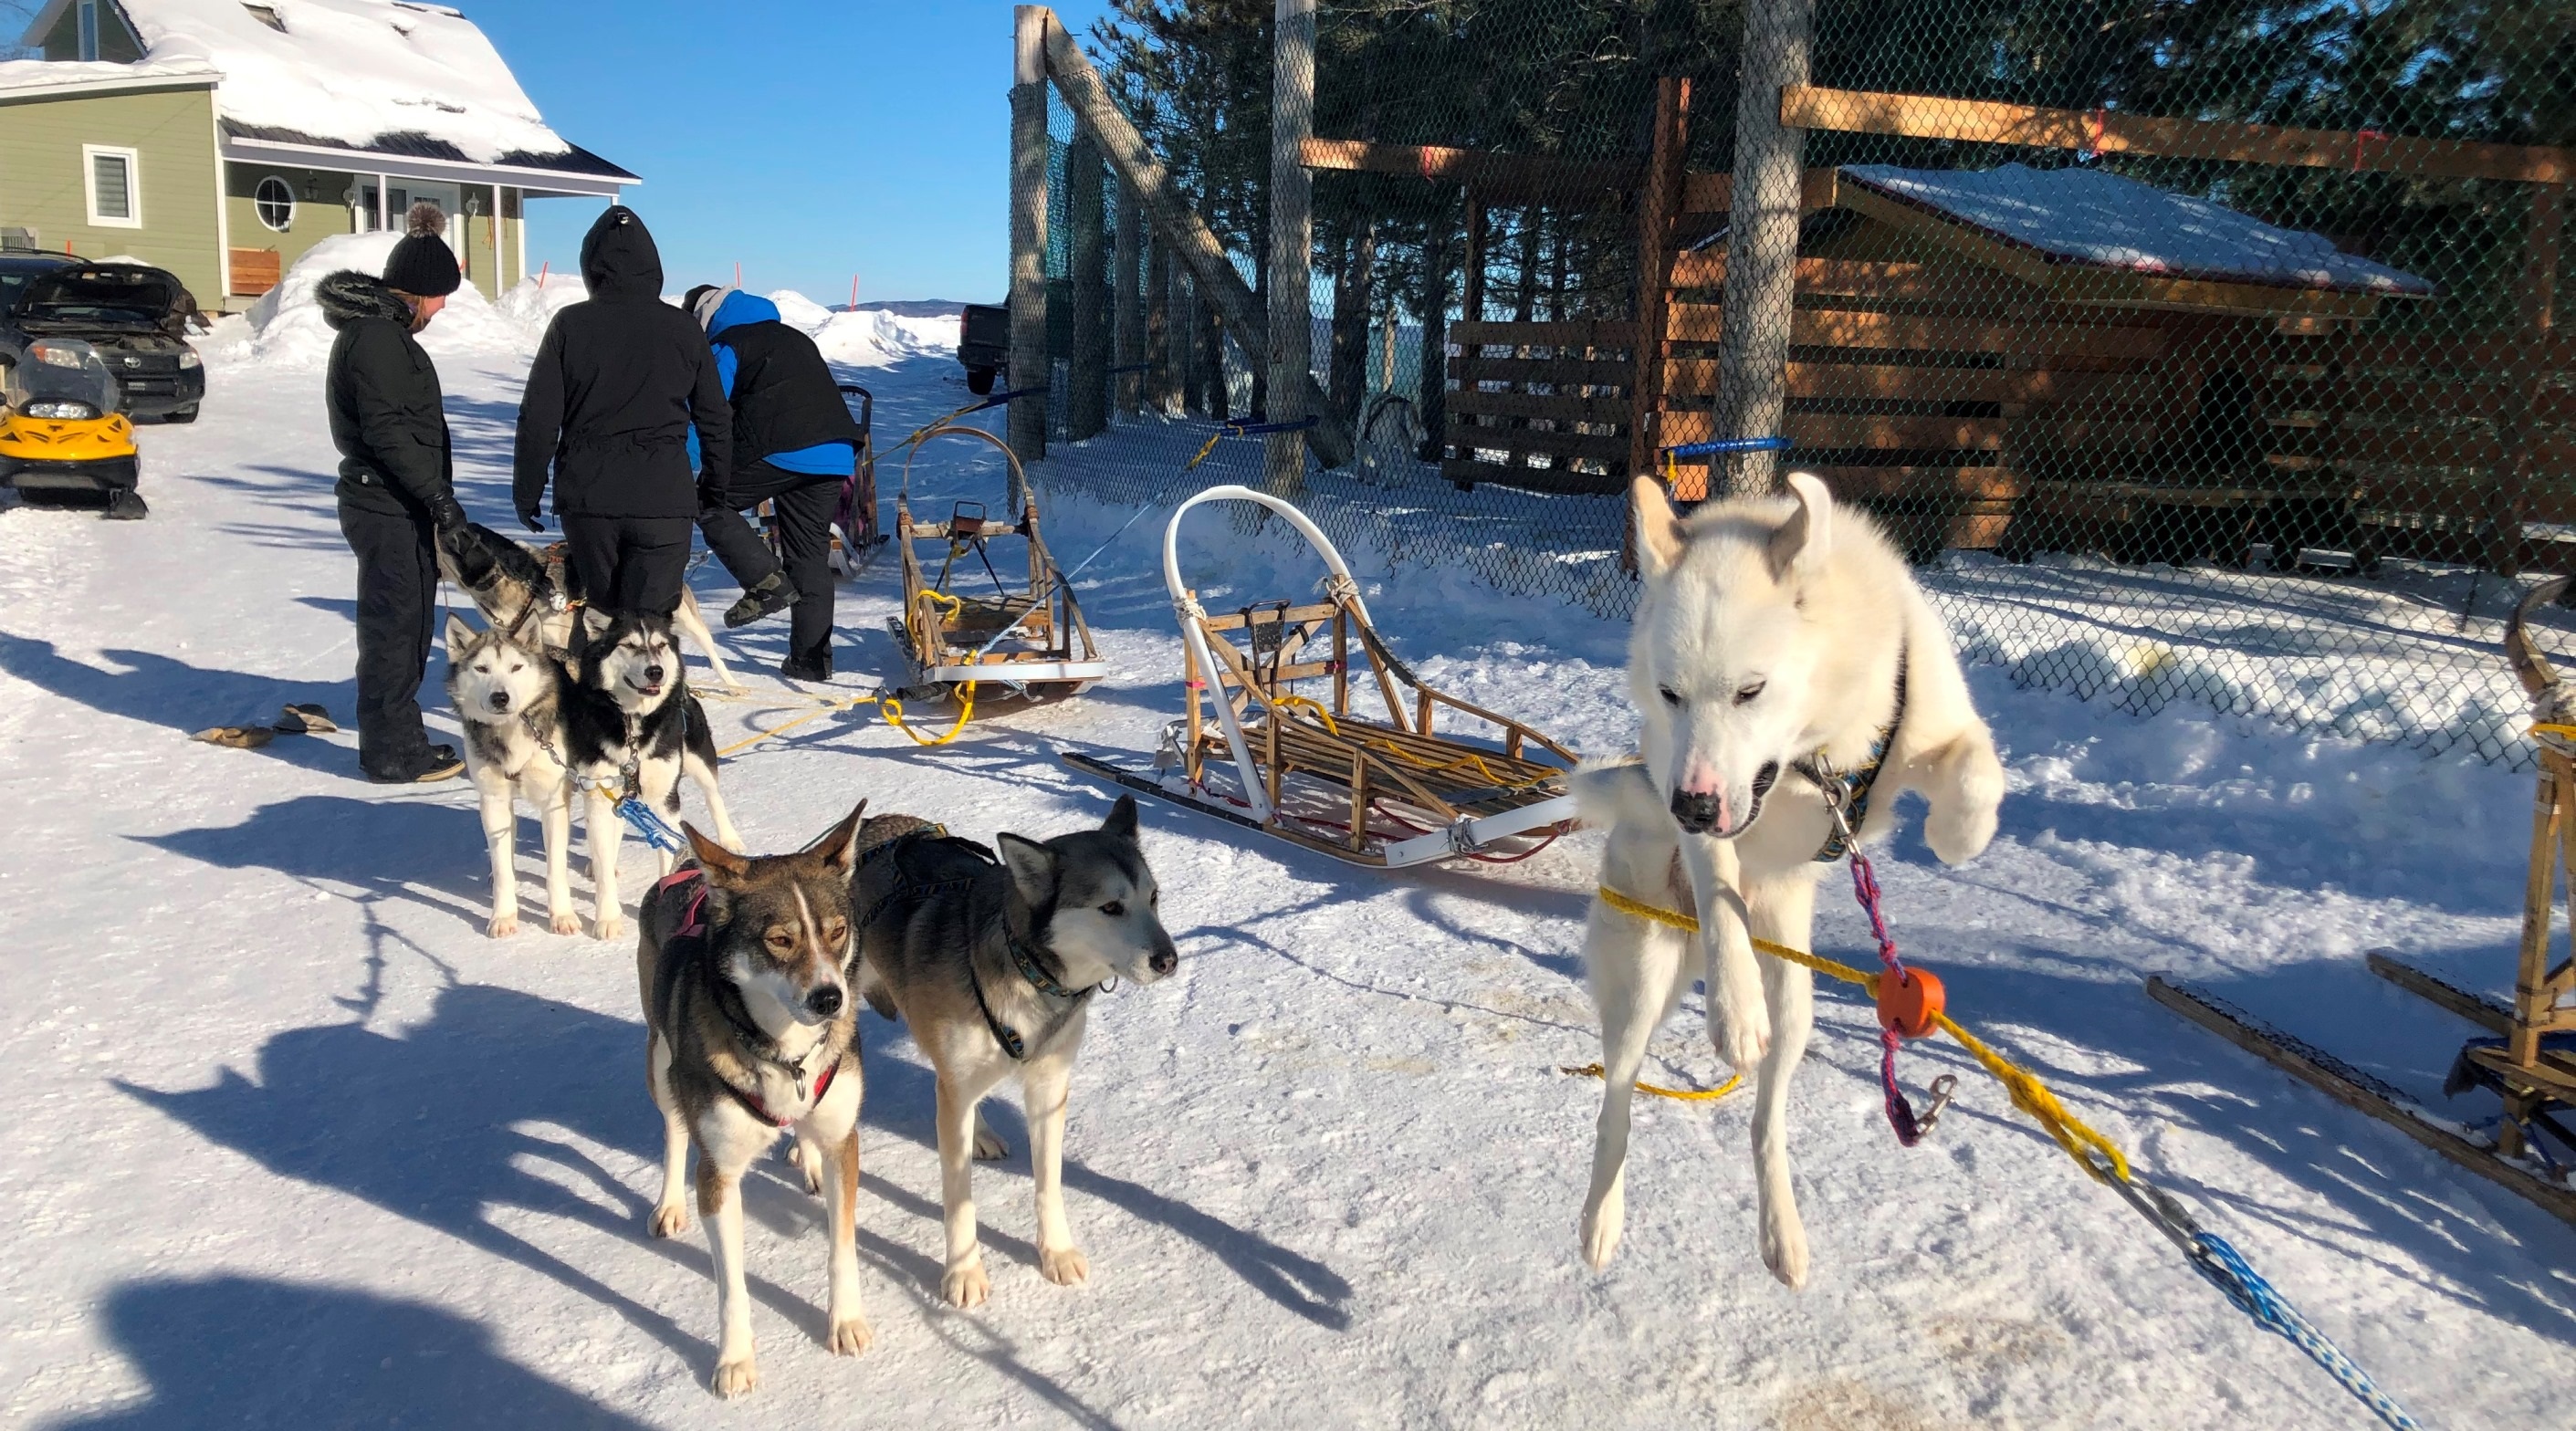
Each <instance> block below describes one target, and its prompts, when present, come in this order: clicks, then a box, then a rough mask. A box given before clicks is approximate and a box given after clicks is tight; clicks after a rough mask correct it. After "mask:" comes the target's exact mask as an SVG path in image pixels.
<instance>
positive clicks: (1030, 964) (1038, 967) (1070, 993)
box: [1010, 939, 1099, 999]
mask: <svg viewBox="0 0 2576 1431" xmlns="http://www.w3.org/2000/svg"><path fill="white" fill-rule="evenodd" d="M1010 944H1011V963H1012V965H1013V966H1014V967H1015V968H1016V969H1018V971H1019V975H1020V977H1021V978H1023V979H1026V980H1028V981H1029V986H1030V987H1031V988H1033V989H1036V990H1037V991H1038V992H1039V993H1041V994H1044V995H1046V996H1047V997H1048V998H1051V999H1079V998H1081V997H1082V996H1083V995H1084V994H1088V993H1090V992H1091V989H1068V988H1066V987H1065V986H1064V985H1063V984H1062V983H1060V982H1058V981H1057V980H1056V978H1055V976H1054V975H1052V974H1049V973H1048V972H1047V971H1046V966H1044V965H1042V964H1040V963H1039V962H1038V956H1037V955H1035V954H1033V953H1031V952H1029V947H1028V946H1027V945H1025V944H1023V943H1021V942H1020V941H1019V940H1017V939H1013V940H1011V941H1010ZM1092 987H1093V988H1097V987H1099V986H1098V985H1093V986H1092Z"/></svg>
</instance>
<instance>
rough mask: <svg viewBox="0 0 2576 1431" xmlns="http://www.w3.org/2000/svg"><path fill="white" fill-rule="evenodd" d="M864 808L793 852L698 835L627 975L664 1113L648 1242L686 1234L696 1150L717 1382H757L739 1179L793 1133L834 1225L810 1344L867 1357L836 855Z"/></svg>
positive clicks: (846, 914) (735, 1386)
mask: <svg viewBox="0 0 2576 1431" xmlns="http://www.w3.org/2000/svg"><path fill="white" fill-rule="evenodd" d="M866 808H867V802H865V801H861V802H860V803H859V808H858V809H856V810H852V811H851V812H850V813H849V816H848V817H847V818H846V819H844V820H842V821H841V823H839V824H837V825H835V826H833V827H832V828H831V829H830V830H828V831H826V832H824V834H823V836H822V838H820V839H818V840H816V841H815V842H814V843H813V844H811V845H808V846H807V847H805V848H804V849H802V850H799V851H797V852H796V853H794V854H792V855H764V856H758V857H750V856H744V855H737V854H735V853H733V852H732V851H730V850H727V849H725V848H724V847H723V846H721V845H718V844H716V843H715V842H714V841H712V840H710V839H708V838H707V837H706V836H704V835H701V834H699V833H698V832H697V831H696V830H695V829H689V830H687V834H688V838H689V844H690V847H691V848H692V849H693V850H694V851H695V852H696V855H697V864H696V866H695V867H694V868H684V869H682V870H680V871H678V872H677V873H675V874H673V875H671V876H669V877H666V878H665V879H664V880H663V881H662V882H661V883H660V884H657V885H655V886H654V888H653V892H652V893H651V894H649V895H647V896H645V898H644V902H643V908H642V910H641V911H640V912H639V913H638V914H637V916H636V924H637V927H638V936H637V939H636V944H635V977H636V983H637V985H638V986H639V988H640V991H641V992H642V994H643V996H644V1022H645V1026H646V1028H647V1030H648V1036H647V1044H646V1068H645V1072H646V1077H647V1079H648V1081H649V1082H650V1084H651V1086H652V1090H653V1106H654V1107H656V1108H659V1109H660V1110H661V1111H662V1195H661V1197H660V1199H659V1200H658V1201H657V1202H656V1203H655V1204H654V1207H653V1215H652V1216H653V1221H652V1229H653V1235H654V1236H655V1237H671V1236H674V1235H676V1234H678V1233H681V1232H684V1231H686V1230H687V1229H688V1226H689V1208H688V1203H687V1202H686V1201H684V1200H683V1198H682V1191H683V1190H682V1185H681V1184H682V1177H683V1174H684V1173H685V1172H686V1171H687V1167H688V1159H689V1147H690V1145H691V1144H692V1143H694V1144H696V1145H697V1149H698V1176H697V1193H698V1196H697V1203H698V1214H699V1215H700V1216H701V1217H703V1218H705V1219H706V1223H707V1246H708V1247H709V1248H710V1249H711V1250H712V1251H713V1253H714V1255H715V1280H716V1317H717V1323H718V1325H719V1327H720V1328H721V1329H722V1330H721V1334H720V1338H719V1340H718V1343H717V1349H716V1370H715V1377H714V1382H713V1384H714V1387H715V1390H716V1392H717V1393H718V1394H719V1395H723V1396H738V1395H740V1394H742V1393H743V1392H746V1391H749V1390H751V1389H752V1387H754V1386H756V1385H758V1384H759V1382H760V1370H759V1367H758V1365H757V1364H756V1362H755V1361H754V1360H753V1354H752V1337H751V1295H750V1292H749V1291H748V1290H747V1288H746V1286H745V1282H744V1274H743V1265H742V1191H741V1185H742V1176H743V1173H744V1172H745V1171H746V1170H748V1169H749V1168H750V1166H751V1164H752V1163H753V1161H754V1160H755V1159H757V1158H759V1156H760V1155H761V1154H762V1153H763V1152H764V1151H766V1150H767V1149H768V1148H769V1146H770V1145H771V1144H772V1143H774V1142H776V1141H777V1139H778V1135H779V1133H780V1132H781V1131H783V1130H788V1129H793V1130H794V1131H795V1134H796V1141H797V1150H798V1152H799V1154H800V1156H799V1157H798V1160H797V1161H798V1164H799V1166H801V1167H803V1168H805V1169H807V1170H808V1183H807V1186H808V1187H809V1188H812V1189H813V1190H815V1191H818V1192H821V1193H822V1194H823V1205H824V1213H825V1220H826V1222H827V1224H828V1225H829V1227H830V1230H831V1264H830V1266H831V1291H830V1294H829V1295H830V1306H829V1307H828V1308H827V1309H826V1313H827V1316H826V1323H825V1327H826V1330H825V1332H824V1340H825V1342H826V1344H827V1345H829V1346H830V1347H831V1349H832V1351H833V1352H834V1353H835V1354H837V1355H840V1356H855V1355H857V1354H858V1353H860V1352H863V1351H865V1350H867V1347H868V1342H869V1340H870V1336H869V1332H868V1323H867V1318H866V1317H865V1316H863V1315H862V1314H861V1313H860V1310H859V1254H858V1246H857V1242H856V1237H857V1224H856V1218H857V1215H858V1199H859V1134H858V1123H859V1092H860V1088H859V1079H860V1072H859V1048H858V1023H857V1005H856V1003H855V1002H854V1001H853V1000H852V999H851V998H850V996H849V982H848V975H847V973H846V966H847V964H848V963H849V957H850V928H851V920H850V857H851V852H852V849H853V844H852V841H853V837H854V836H855V835H856V833H857V831H858V825H859V815H860V812H861V811H863V810H865V809H866Z"/></svg>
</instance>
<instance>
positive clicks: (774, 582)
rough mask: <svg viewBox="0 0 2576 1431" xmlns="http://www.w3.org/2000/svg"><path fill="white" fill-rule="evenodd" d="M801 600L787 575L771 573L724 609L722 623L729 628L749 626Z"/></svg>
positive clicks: (780, 572)
mask: <svg viewBox="0 0 2576 1431" xmlns="http://www.w3.org/2000/svg"><path fill="white" fill-rule="evenodd" d="M802 599H803V597H802V595H801V594H800V593H799V592H798V591H797V590H796V586H795V583H793V582H790V581H789V580H788V579H787V573H785V572H783V571H773V572H771V573H770V574H769V575H767V576H765V577H763V578H761V580H760V584H759V585H757V586H754V587H752V588H751V589H750V590H748V591H746V592H744V593H743V594H742V599H741V600H740V601H737V602H735V603H734V604H733V605H731V606H728V607H726V608H725V614H724V623H725V625H726V626H727V627H729V628H730V627H735V626H749V625H750V624H751V623H753V622H755V621H758V620H759V619H760V618H762V617H764V616H775V615H777V614H778V613H779V612H781V611H785V610H786V609H787V608H788V607H791V606H794V605H795V604H796V603H797V602H798V601H800V600H802Z"/></svg>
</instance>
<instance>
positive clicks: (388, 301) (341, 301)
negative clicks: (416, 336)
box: [313, 268, 411, 331]
mask: <svg viewBox="0 0 2576 1431" xmlns="http://www.w3.org/2000/svg"><path fill="white" fill-rule="evenodd" d="M313 301H314V302H315V303H316V304H319V305H320V306H321V309H322V321H323V322H325V323H328V324H330V325H331V326H332V327H333V328H335V329H336V328H346V327H348V326H349V325H350V324H352V323H355V322H356V321H358V320H359V319H361V318H382V319H384V320H385V321H386V322H388V323H395V324H399V325H401V327H402V328H403V329H404V330H405V331H409V330H410V328H411V305H410V304H408V303H405V302H403V301H402V300H401V299H400V298H397V297H395V296H394V291H393V290H392V289H390V288H388V287H386V286H385V281H384V280H383V279H381V278H378V277H376V276H375V275H374V274H372V273H362V272H360V271H358V270H357V269H354V268H344V269H341V270H340V271H339V272H337V273H334V274H329V275H326V276H325V277H324V278H323V280H322V281H321V282H320V283H317V284H315V285H314V286H313Z"/></svg>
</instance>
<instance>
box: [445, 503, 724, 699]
mask: <svg viewBox="0 0 2576 1431" xmlns="http://www.w3.org/2000/svg"><path fill="white" fill-rule="evenodd" d="M438 574H439V575H441V576H443V577H445V578H447V579H448V580H449V581H451V582H453V583H455V585H456V587H457V589H458V590H460V591H463V592H464V593H465V594H466V595H467V596H468V597H471V598H472V599H473V602H474V607H475V609H476V610H478V611H480V612H482V613H483V619H484V620H486V621H489V622H491V623H492V626H493V628H494V629H495V630H500V631H510V632H515V633H517V634H519V635H520V636H521V637H522V638H523V639H527V640H532V641H542V642H543V643H545V645H547V646H548V647H550V648H552V649H554V650H557V651H564V650H569V649H571V646H572V628H573V613H574V611H575V610H577V609H578V607H577V605H576V603H575V601H574V593H573V590H572V581H571V576H570V572H569V569H568V568H567V566H566V565H565V561H564V554H563V548H562V547H561V546H560V545H558V546H552V547H547V548H545V549H544V550H542V551H541V550H539V549H537V548H535V547H532V546H529V545H528V544H527V543H525V542H516V541H512V540H511V539H509V538H508V537H505V536H503V535H501V534H500V533H499V532H496V531H494V530H492V529H491V528H490V527H487V526H484V525H482V524H481V523H479V522H468V523H467V524H466V525H465V526H464V527H462V528H460V529H459V530H457V531H454V532H449V533H442V534H441V535H440V537H439V539H438ZM671 625H672V626H673V627H674V628H675V629H677V630H678V631H679V633H680V634H681V635H683V636H686V637H688V638H689V641H690V643H691V644H692V645H694V646H696V647H697V648H698V649H699V650H700V651H702V652H704V653H706V658H707V664H708V665H709V666H710V667H712V668H713V669H714V670H715V673H716V681H717V682H718V683H719V684H721V685H723V686H724V687H725V688H726V689H728V690H735V689H739V688H740V686H739V683H738V682H736V681H735V680H734V678H733V670H732V668H730V667H728V666H726V665H725V659H724V653H723V652H721V651H718V650H717V649H716V638H715V634H714V633H713V632H711V631H709V630H707V619H706V617H705V616H704V615H703V614H701V613H700V612H699V610H698V598H697V597H696V596H695V595H693V594H691V593H690V591H689V589H688V588H687V587H685V586H684V587H682V588H680V606H679V609H678V610H677V611H674V612H673V613H672V614H671Z"/></svg>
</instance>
